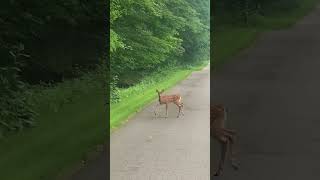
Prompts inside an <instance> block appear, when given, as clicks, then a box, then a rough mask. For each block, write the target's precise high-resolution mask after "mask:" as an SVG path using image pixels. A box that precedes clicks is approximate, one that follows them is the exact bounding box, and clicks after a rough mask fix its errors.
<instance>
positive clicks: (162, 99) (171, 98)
mask: <svg viewBox="0 0 320 180" xmlns="http://www.w3.org/2000/svg"><path fill="white" fill-rule="evenodd" d="M156 92H157V93H158V97H159V104H157V106H156V107H155V111H154V114H155V116H157V112H156V111H157V107H158V106H159V105H162V104H165V105H166V117H168V104H169V103H174V104H175V105H177V107H178V108H179V113H178V116H177V118H178V117H179V116H180V114H181V113H182V115H184V113H183V103H182V102H181V100H182V98H181V96H180V95H179V94H173V95H163V92H164V89H162V90H161V91H159V90H156Z"/></svg>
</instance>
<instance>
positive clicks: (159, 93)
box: [156, 89, 164, 96]
mask: <svg viewBox="0 0 320 180" xmlns="http://www.w3.org/2000/svg"><path fill="white" fill-rule="evenodd" d="M156 92H157V93H158V95H159V96H161V94H162V93H163V92H164V89H162V90H161V91H159V90H158V89H157V90H156Z"/></svg>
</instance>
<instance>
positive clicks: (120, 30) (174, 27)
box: [110, 0, 210, 99]
mask: <svg viewBox="0 0 320 180" xmlns="http://www.w3.org/2000/svg"><path fill="white" fill-rule="evenodd" d="M198 3H199V4H198ZM209 3H210V1H209V0H198V1H196V2H194V1H191V0H175V1H169V0H160V1H159V0H141V1H133V0H121V1H120V0H112V1H111V12H110V16H111V21H110V22H111V27H110V32H111V33H110V36H111V40H110V42H111V43H110V51H111V61H110V62H111V76H112V77H118V81H119V83H117V82H115V84H118V86H124V87H127V86H131V85H134V84H136V83H138V82H139V81H140V80H142V79H143V78H144V77H145V76H148V75H149V74H150V73H152V72H155V71H156V70H157V69H159V68H160V69H161V68H162V67H164V66H167V65H171V66H177V65H185V64H195V63H198V62H200V61H203V60H207V59H208V58H209V48H210V47H209V34H210V32H209V25H210V23H209V19H210V17H209V14H210V13H209V12H210V11H209V8H210V4H209ZM115 84H113V85H115ZM114 92H116V90H115V91H114ZM116 94H117V93H114V94H113V95H115V96H117V95H116ZM112 98H113V97H111V99H112ZM115 99H117V97H115Z"/></svg>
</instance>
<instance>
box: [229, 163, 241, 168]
mask: <svg viewBox="0 0 320 180" xmlns="http://www.w3.org/2000/svg"><path fill="white" fill-rule="evenodd" d="M231 165H232V167H233V169H234V170H239V165H238V164H236V163H232V164H231Z"/></svg>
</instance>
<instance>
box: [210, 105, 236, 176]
mask: <svg viewBox="0 0 320 180" xmlns="http://www.w3.org/2000/svg"><path fill="white" fill-rule="evenodd" d="M226 118H227V109H226V107H224V106H223V105H213V106H211V107H210V136H211V137H213V138H215V139H217V140H218V141H219V143H220V145H221V157H220V161H219V167H218V170H217V171H216V173H215V174H214V175H215V176H219V175H220V174H221V173H222V171H223V166H224V162H225V160H226V157H227V156H228V152H229V149H230V150H231V157H230V160H231V165H232V167H233V168H234V169H235V170H237V169H239V166H238V164H236V162H235V158H234V151H233V144H234V142H235V140H234V139H235V135H236V132H235V131H234V130H230V129H226V128H225V127H224V124H225V121H226Z"/></svg>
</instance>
